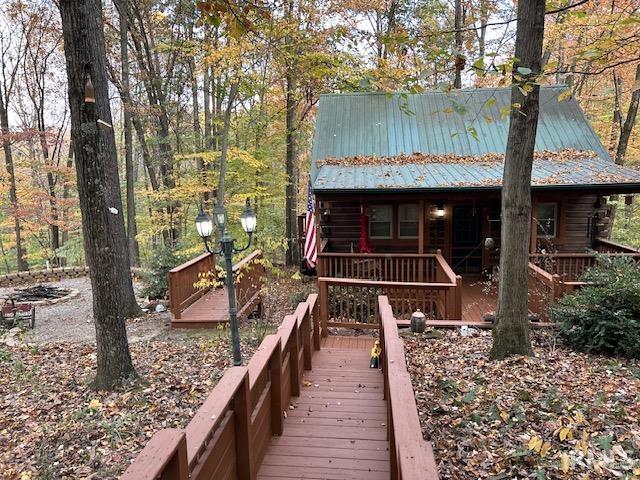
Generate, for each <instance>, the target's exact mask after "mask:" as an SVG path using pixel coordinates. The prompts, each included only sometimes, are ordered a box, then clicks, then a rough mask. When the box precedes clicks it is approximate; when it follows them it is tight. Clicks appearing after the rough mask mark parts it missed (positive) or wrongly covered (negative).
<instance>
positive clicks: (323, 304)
mask: <svg viewBox="0 0 640 480" xmlns="http://www.w3.org/2000/svg"><path fill="white" fill-rule="evenodd" d="M318 302H320V322H321V325H322V332H321V333H322V336H323V337H326V336H327V335H329V331H328V330H327V322H328V321H329V287H328V286H327V282H325V281H323V280H318Z"/></svg>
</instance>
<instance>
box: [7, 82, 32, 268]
mask: <svg viewBox="0 0 640 480" xmlns="http://www.w3.org/2000/svg"><path fill="white" fill-rule="evenodd" d="M7 100H8V99H7ZM0 132H2V149H3V151H4V163H5V167H6V169H7V175H8V176H9V202H10V203H11V210H12V212H11V215H12V216H13V228H14V231H15V237H16V266H17V268H18V271H23V270H28V269H29V265H28V264H27V261H26V260H25V258H24V257H25V251H24V248H23V246H22V233H21V230H20V229H21V225H20V223H21V222H20V212H19V211H18V210H19V208H18V207H19V205H18V193H17V189H16V174H15V170H14V167H13V151H12V149H11V139H10V138H9V135H10V130H9V112H8V111H7V107H6V103H5V99H4V98H2V95H0Z"/></svg>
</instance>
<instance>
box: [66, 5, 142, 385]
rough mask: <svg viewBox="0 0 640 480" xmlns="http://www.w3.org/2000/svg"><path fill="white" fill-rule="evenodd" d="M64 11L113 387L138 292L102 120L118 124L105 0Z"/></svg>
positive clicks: (126, 359)
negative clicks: (107, 63) (111, 94)
mask: <svg viewBox="0 0 640 480" xmlns="http://www.w3.org/2000/svg"><path fill="white" fill-rule="evenodd" d="M60 14H61V18H62V31H63V36H64V50H65V58H66V70H67V78H68V92H69V107H70V110H71V136H72V138H73V142H74V146H75V160H76V161H75V164H76V174H77V185H78V197H79V200H80V212H81V214H82V231H83V235H84V245H85V254H86V257H87V264H88V265H89V272H90V278H91V286H92V290H93V315H94V321H95V327H96V347H97V348H96V350H97V374H96V379H95V382H94V385H95V387H96V388H100V389H102V388H112V387H114V386H116V385H119V384H121V383H122V382H123V380H125V379H126V378H131V377H133V376H135V369H134V367H133V362H132V361H131V355H130V353H129V345H128V342H127V330H126V327H125V318H126V316H127V313H128V311H127V310H128V308H129V302H128V301H127V298H126V296H125V295H126V293H127V290H128V292H129V294H130V296H131V297H133V288H132V283H131V275H130V271H129V253H128V248H127V242H126V233H125V228H124V218H123V216H122V200H121V198H120V181H119V179H118V174H117V172H118V158H117V152H116V142H115V137H114V133H113V129H112V128H110V127H105V126H103V125H102V124H98V122H97V121H98V120H101V121H102V122H106V123H108V124H109V125H113V120H112V118H111V108H110V105H109V91H108V82H107V74H106V69H105V59H106V52H105V43H104V33H103V32H104V30H103V23H102V4H101V2H100V0H61V1H60ZM89 82H91V84H92V85H93V88H94V91H95V101H93V102H92V101H91V100H92V99H91V98H85V92H87V93H88V92H89V91H90V89H88V88H87V89H86V90H85V87H86V85H87V84H89ZM88 97H90V96H88ZM123 259H124V260H123ZM123 293H124V294H125V295H123Z"/></svg>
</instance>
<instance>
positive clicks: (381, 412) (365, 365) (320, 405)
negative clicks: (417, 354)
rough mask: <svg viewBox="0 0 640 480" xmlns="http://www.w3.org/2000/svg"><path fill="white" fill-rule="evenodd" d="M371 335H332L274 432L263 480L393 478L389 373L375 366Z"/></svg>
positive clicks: (317, 355) (261, 472) (262, 473)
mask: <svg viewBox="0 0 640 480" xmlns="http://www.w3.org/2000/svg"><path fill="white" fill-rule="evenodd" d="M373 342H374V338H373V337H371V336H368V335H366V336H359V337H341V336H329V337H327V338H324V339H323V342H322V349H321V350H320V351H318V352H315V354H314V356H313V369H312V370H310V371H308V372H305V373H304V377H303V382H302V387H301V392H300V396H299V397H297V398H295V397H294V398H292V400H291V406H292V407H293V408H290V409H289V410H288V412H287V418H286V419H285V421H284V431H283V434H282V436H280V437H273V438H272V439H271V442H270V444H269V447H268V448H267V451H266V454H265V457H264V460H263V461H262V463H261V466H260V469H259V470H258V479H259V480H275V479H298V478H305V479H327V480H343V479H345V480H346V479H350V480H356V479H367V480H378V479H380V480H382V479H385V480H388V479H389V478H390V456H389V442H388V441H387V426H386V422H387V419H386V416H387V415H386V408H387V407H386V402H385V400H384V398H383V388H384V387H383V375H382V373H381V372H380V370H377V369H370V368H369V361H370V358H369V349H370V348H371V347H372V346H373Z"/></svg>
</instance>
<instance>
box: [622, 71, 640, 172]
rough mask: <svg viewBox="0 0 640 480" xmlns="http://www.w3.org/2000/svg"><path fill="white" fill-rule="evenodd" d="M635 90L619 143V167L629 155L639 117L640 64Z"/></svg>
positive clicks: (634, 85)
mask: <svg viewBox="0 0 640 480" xmlns="http://www.w3.org/2000/svg"><path fill="white" fill-rule="evenodd" d="M633 88H634V90H633V92H632V93H631V103H629V109H628V110H627V118H626V119H625V121H624V125H622V129H621V130H620V141H619V142H618V149H617V150H616V163H617V164H618V165H624V157H625V155H626V154H627V146H628V145H629V138H631V132H632V131H633V126H634V125H635V123H636V117H637V115H638V104H639V103H640V63H639V64H638V65H637V66H636V77H635V82H634V84H633Z"/></svg>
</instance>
